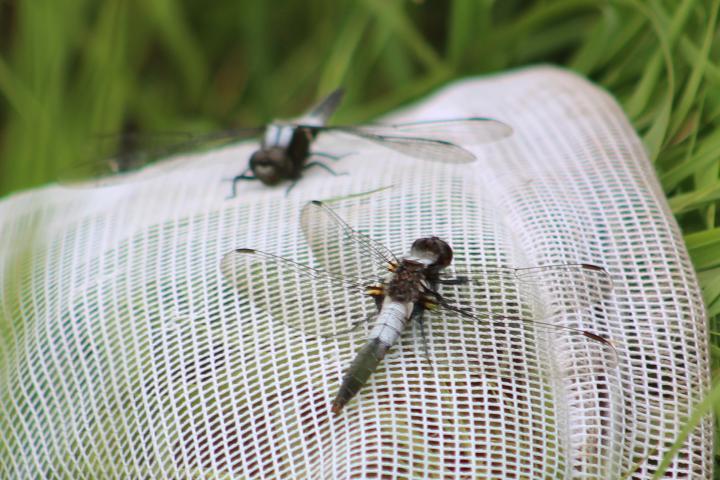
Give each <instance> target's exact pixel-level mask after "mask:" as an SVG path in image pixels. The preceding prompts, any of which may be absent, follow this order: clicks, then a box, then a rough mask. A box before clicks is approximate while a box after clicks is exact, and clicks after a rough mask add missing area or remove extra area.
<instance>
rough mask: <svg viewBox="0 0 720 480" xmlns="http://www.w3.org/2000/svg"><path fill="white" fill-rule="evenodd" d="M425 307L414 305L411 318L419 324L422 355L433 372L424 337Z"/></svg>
mask: <svg viewBox="0 0 720 480" xmlns="http://www.w3.org/2000/svg"><path fill="white" fill-rule="evenodd" d="M424 313H425V307H423V306H422V305H419V304H418V305H415V307H414V308H413V313H412V315H411V318H414V319H415V320H416V321H417V322H418V323H419V324H420V338H422V344H423V353H424V354H425V360H427V362H428V365H429V366H430V369H432V370H433V371H435V366H434V365H433V362H432V359H431V358H430V350H429V349H428V344H427V336H425V321H424V319H425V316H424Z"/></svg>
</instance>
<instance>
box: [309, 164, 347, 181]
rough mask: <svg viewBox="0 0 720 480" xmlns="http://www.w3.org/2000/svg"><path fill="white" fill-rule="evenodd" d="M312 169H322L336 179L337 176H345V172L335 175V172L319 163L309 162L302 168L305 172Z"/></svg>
mask: <svg viewBox="0 0 720 480" xmlns="http://www.w3.org/2000/svg"><path fill="white" fill-rule="evenodd" d="M312 167H320V168H322V169H323V170H325V171H326V172H328V173H330V174H332V176H333V177H338V176H341V175H347V173H345V172H343V173H337V172H336V171H335V170H333V169H332V168H330V167H328V166H327V165H325V164H324V163H321V162H310V163H308V164H306V165H305V166H304V167H303V170H307V169H309V168H312Z"/></svg>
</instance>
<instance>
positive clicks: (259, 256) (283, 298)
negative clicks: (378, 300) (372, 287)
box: [220, 249, 377, 338]
mask: <svg viewBox="0 0 720 480" xmlns="http://www.w3.org/2000/svg"><path fill="white" fill-rule="evenodd" d="M220 269H221V271H222V274H223V277H224V278H225V281H226V283H227V284H228V285H230V286H232V287H233V288H234V289H235V290H236V291H237V292H238V293H240V296H241V299H243V300H245V301H247V302H249V304H250V305H251V306H252V307H254V308H257V309H259V310H260V311H263V312H267V313H269V314H270V315H271V316H272V318H273V319H274V320H277V321H280V322H282V323H284V324H285V325H287V326H289V327H290V328H291V329H294V330H296V331H301V332H303V333H304V334H305V335H308V336H311V337H315V338H335V337H343V336H347V335H349V334H351V333H358V334H363V335H364V334H365V333H366V327H367V322H366V320H367V319H369V318H371V316H372V315H373V314H374V313H375V312H376V311H377V309H376V307H375V303H374V302H373V300H372V299H371V298H370V297H368V296H366V295H363V294H364V292H365V285H364V284H362V283H359V282H356V281H354V280H353V279H350V278H347V277H345V276H343V275H340V274H333V273H330V272H326V271H324V270H319V269H314V268H311V267H309V266H306V265H303V264H301V263H297V262H294V261H292V260H290V259H287V258H283V257H279V256H276V255H273V254H271V253H265V252H261V251H258V250H252V249H238V250H234V251H232V252H229V253H227V254H226V255H225V256H224V257H223V259H222V262H221V265H220Z"/></svg>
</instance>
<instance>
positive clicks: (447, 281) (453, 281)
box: [438, 277, 468, 285]
mask: <svg viewBox="0 0 720 480" xmlns="http://www.w3.org/2000/svg"><path fill="white" fill-rule="evenodd" d="M438 283H439V284H440V285H466V284H467V283H468V279H467V277H455V278H442V279H440V280H438Z"/></svg>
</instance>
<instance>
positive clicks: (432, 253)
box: [410, 237, 453, 271]
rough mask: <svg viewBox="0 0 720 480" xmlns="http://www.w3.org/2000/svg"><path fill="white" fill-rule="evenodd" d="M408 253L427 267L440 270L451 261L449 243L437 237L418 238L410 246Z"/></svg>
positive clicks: (451, 254) (451, 253)
mask: <svg viewBox="0 0 720 480" xmlns="http://www.w3.org/2000/svg"><path fill="white" fill-rule="evenodd" d="M410 255H411V256H413V257H415V258H417V259H419V260H420V261H421V262H422V263H426V264H427V266H428V268H433V269H434V270H438V271H439V270H442V269H443V268H445V267H447V266H448V265H450V262H452V257H453V251H452V248H450V245H448V244H447V242H445V241H444V240H441V239H439V238H438V237H426V238H418V239H417V240H415V241H414V242H413V244H412V247H411V248H410Z"/></svg>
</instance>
